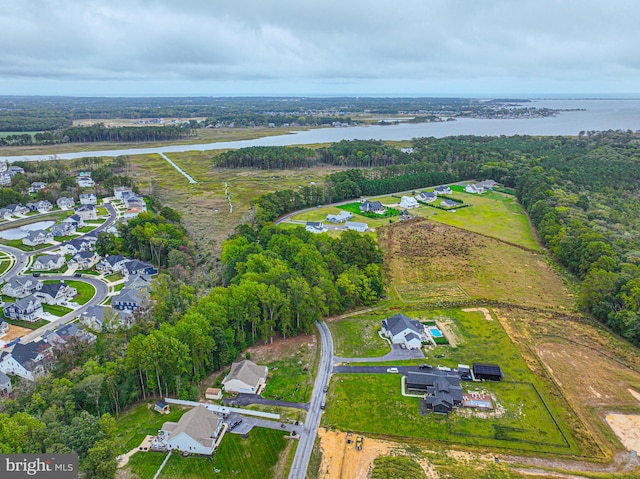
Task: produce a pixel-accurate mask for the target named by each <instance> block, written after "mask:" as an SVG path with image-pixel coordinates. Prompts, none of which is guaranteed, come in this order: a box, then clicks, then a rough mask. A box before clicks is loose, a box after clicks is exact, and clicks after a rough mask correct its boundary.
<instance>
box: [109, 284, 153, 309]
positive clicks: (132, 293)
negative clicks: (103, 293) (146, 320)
mask: <svg viewBox="0 0 640 479" xmlns="http://www.w3.org/2000/svg"><path fill="white" fill-rule="evenodd" d="M141 291H143V290H138V289H127V288H122V289H121V290H120V293H119V294H118V295H117V296H113V297H112V298H111V307H112V308H113V309H116V310H118V311H125V312H129V313H133V312H135V311H137V310H138V309H145V308H146V307H147V306H148V303H149V301H148V298H147V297H146V295H142V294H141Z"/></svg>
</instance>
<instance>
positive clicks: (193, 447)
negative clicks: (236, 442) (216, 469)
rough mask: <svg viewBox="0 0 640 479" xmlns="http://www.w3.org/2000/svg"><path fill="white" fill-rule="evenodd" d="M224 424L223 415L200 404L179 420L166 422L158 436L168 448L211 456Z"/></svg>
mask: <svg viewBox="0 0 640 479" xmlns="http://www.w3.org/2000/svg"><path fill="white" fill-rule="evenodd" d="M222 426H223V420H222V417H220V416H218V415H217V414H215V413H214V412H212V411H210V410H209V409H207V408H206V407H205V406H203V405H202V404H200V405H198V406H196V407H194V408H193V409H192V410H191V411H187V412H186V413H184V414H183V415H182V417H181V418H180V420H179V421H178V422H165V423H164V424H163V425H162V430H161V431H160V433H159V434H158V436H159V438H160V440H161V441H162V443H163V444H164V445H165V447H166V448H167V450H176V451H180V452H185V453H192V454H203V455H208V456H210V455H211V454H213V451H214V449H215V447H216V440H217V439H218V437H219V436H220V432H221V431H222Z"/></svg>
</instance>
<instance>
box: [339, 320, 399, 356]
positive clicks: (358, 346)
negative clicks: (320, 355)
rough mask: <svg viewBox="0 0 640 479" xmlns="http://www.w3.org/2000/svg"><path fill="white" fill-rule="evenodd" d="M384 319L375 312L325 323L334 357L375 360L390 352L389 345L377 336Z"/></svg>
mask: <svg viewBox="0 0 640 479" xmlns="http://www.w3.org/2000/svg"><path fill="white" fill-rule="evenodd" d="M381 314H382V315H381ZM394 314H395V313H394ZM386 317H387V315H385V314H384V313H380V311H375V312H371V313H365V314H361V315H358V316H351V317H349V318H345V319H341V320H339V321H332V322H330V323H327V326H328V327H329V329H330V330H331V334H332V336H333V347H334V350H335V354H336V356H341V357H343V358H355V357H362V358H375V357H377V356H384V355H385V354H387V353H388V352H389V351H391V347H390V346H389V343H388V342H386V341H385V340H384V339H382V338H380V336H378V331H379V330H380V328H381V321H382V320H383V319H385V318H386Z"/></svg>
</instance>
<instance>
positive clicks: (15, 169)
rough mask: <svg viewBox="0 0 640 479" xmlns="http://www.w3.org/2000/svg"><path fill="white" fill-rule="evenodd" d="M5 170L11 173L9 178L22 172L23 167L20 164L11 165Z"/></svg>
mask: <svg viewBox="0 0 640 479" xmlns="http://www.w3.org/2000/svg"><path fill="white" fill-rule="evenodd" d="M7 172H8V173H9V174H10V175H11V178H13V177H14V176H16V175H17V174H18V173H21V174H24V168H22V167H21V166H16V165H11V166H10V167H9V168H7Z"/></svg>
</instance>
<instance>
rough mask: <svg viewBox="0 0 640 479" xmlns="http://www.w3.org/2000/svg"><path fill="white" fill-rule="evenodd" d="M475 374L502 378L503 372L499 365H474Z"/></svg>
mask: <svg viewBox="0 0 640 479" xmlns="http://www.w3.org/2000/svg"><path fill="white" fill-rule="evenodd" d="M473 374H486V375H489V376H502V370H501V369H500V366H498V365H497V364H483V363H473Z"/></svg>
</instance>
